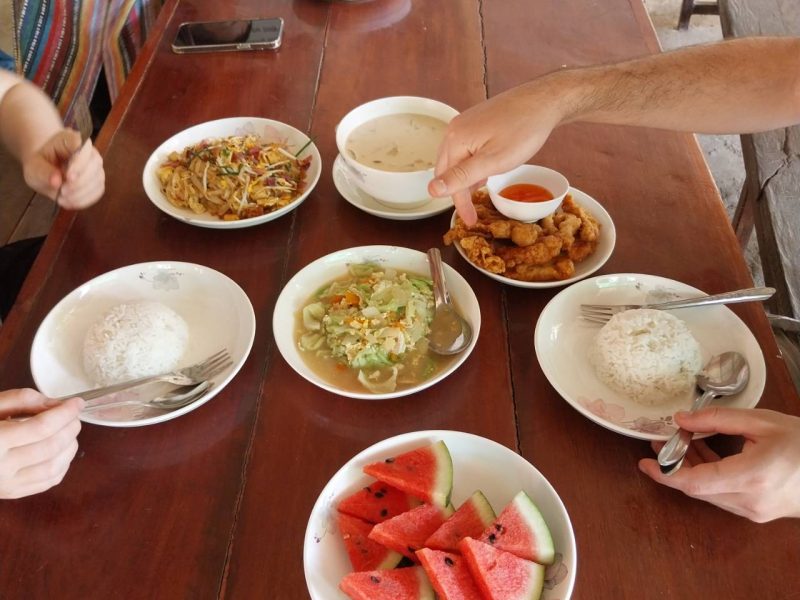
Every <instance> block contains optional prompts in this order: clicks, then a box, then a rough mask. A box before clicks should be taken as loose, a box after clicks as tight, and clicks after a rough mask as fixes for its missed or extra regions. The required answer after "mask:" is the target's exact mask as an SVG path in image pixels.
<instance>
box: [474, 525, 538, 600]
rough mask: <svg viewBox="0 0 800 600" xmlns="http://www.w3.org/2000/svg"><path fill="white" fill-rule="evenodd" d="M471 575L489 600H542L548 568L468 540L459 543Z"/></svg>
mask: <svg viewBox="0 0 800 600" xmlns="http://www.w3.org/2000/svg"><path fill="white" fill-rule="evenodd" d="M458 546H459V549H460V550H461V554H462V555H463V557H464V559H465V560H466V562H467V566H468V567H469V570H470V573H472V577H473V578H474V579H475V582H476V583H477V584H478V587H479V588H480V590H481V592H482V593H483V595H484V596H485V597H486V598H487V599H488V600H538V598H540V597H541V595H542V588H543V586H544V566H543V565H540V564H538V563H535V562H531V561H529V560H525V559H523V558H519V557H518V556H514V555H513V554H511V553H510V552H503V551H502V550H498V549H497V548H495V547H494V546H490V545H489V544H484V543H483V542H478V541H475V540H473V539H472V538H464V539H463V540H461V542H459V544H458Z"/></svg>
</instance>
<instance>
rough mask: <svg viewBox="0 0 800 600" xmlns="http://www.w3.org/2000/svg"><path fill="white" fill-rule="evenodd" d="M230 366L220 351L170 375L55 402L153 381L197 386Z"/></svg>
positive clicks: (229, 356)
mask: <svg viewBox="0 0 800 600" xmlns="http://www.w3.org/2000/svg"><path fill="white" fill-rule="evenodd" d="M232 364H233V361H232V360H231V355H230V354H229V353H228V351H227V350H220V351H219V352H216V353H215V354H212V355H211V356H209V357H208V358H207V359H205V360H203V361H200V362H199V363H196V364H194V365H191V366H188V367H184V368H183V369H178V370H176V371H172V372H170V373H164V374H162V375H152V376H150V377H141V378H139V379H132V380H131V381H125V382H123V383H117V384H115V385H109V386H106V387H102V388H97V389H93V390H85V391H83V392H78V393H75V394H69V395H67V396H61V397H60V398H57V400H68V399H69V398H76V397H80V398H83V399H84V400H93V399H94V398H100V397H102V396H107V395H108V394H114V393H116V392H121V391H123V390H129V389H131V388H134V387H139V386H140V385H144V384H146V383H153V382H155V381H166V382H168V383H174V384H175V385H197V384H198V383H200V382H202V381H203V380H204V379H210V378H211V377H214V376H215V375H217V374H219V373H221V372H222V371H224V370H225V369H227V368H228V367H230V366H231V365H232Z"/></svg>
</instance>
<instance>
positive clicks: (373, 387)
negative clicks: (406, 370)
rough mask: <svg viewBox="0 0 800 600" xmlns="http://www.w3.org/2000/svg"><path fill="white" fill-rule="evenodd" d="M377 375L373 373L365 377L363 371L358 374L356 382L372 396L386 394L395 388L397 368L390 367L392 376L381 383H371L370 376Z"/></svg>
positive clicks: (375, 372)
mask: <svg viewBox="0 0 800 600" xmlns="http://www.w3.org/2000/svg"><path fill="white" fill-rule="evenodd" d="M377 373H379V372H378V371H374V372H373V373H372V374H371V375H366V374H365V373H364V371H363V370H360V371H359V372H358V381H359V382H360V383H361V385H363V386H364V387H365V388H367V389H368V390H369V391H370V392H372V393H373V394H388V393H390V392H393V391H394V390H395V388H397V367H392V374H391V375H390V376H389V377H388V378H387V379H384V380H383V381H371V377H372V375H375V374H377Z"/></svg>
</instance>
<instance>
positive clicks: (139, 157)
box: [0, 0, 800, 599]
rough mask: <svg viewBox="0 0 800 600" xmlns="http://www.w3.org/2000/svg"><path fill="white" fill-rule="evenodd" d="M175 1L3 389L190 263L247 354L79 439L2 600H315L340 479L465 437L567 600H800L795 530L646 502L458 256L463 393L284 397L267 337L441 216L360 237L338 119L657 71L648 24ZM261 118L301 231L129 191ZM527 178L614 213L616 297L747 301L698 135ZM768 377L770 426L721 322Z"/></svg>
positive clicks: (461, 4)
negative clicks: (236, 326) (252, 41)
mask: <svg viewBox="0 0 800 600" xmlns="http://www.w3.org/2000/svg"><path fill="white" fill-rule="evenodd" d="M232 4H233V3H209V2H204V1H202V0H186V1H181V2H177V1H168V2H167V3H166V6H165V8H164V10H163V13H162V14H161V16H160V19H159V23H158V27H157V30H156V32H155V34H154V37H153V38H152V39H151V40H150V42H148V45H147V47H146V48H145V51H144V55H143V58H142V59H141V61H140V62H139V63H138V64H137V65H136V67H135V69H134V71H133V73H132V76H131V78H130V80H129V81H128V83H127V84H126V86H125V88H124V90H123V92H122V97H121V98H120V101H119V102H118V103H117V105H116V106H115V108H114V111H113V114H112V116H111V117H110V119H109V121H108V123H107V124H106V126H105V128H104V129H103V132H102V134H101V137H100V140H99V142H98V145H99V146H100V147H101V149H102V150H103V151H104V155H105V161H106V163H105V164H106V169H107V174H108V191H107V193H106V197H105V199H104V201H103V202H101V203H100V204H99V205H97V206H96V207H94V208H92V209H90V210H88V211H86V212H83V213H80V214H78V215H71V214H66V213H62V214H61V215H60V217H59V219H58V220H57V222H56V224H55V227H54V229H53V232H52V234H51V236H50V238H49V239H48V242H47V245H46V247H45V249H44V250H43V254H42V256H41V257H40V260H39V261H38V263H37V265H36V266H35V268H34V271H33V272H32V274H31V276H30V278H29V281H28V283H27V285H26V287H25V289H24V290H23V293H22V296H21V298H20V301H19V303H18V305H17V307H16V308H15V311H14V312H13V314H12V315H11V317H10V319H9V320H8V322H7V323H6V324H5V325H4V326H3V328H2V330H0V365H2V367H0V388H9V387H19V386H24V385H30V384H31V378H30V375H29V368H28V351H29V348H30V343H31V339H32V336H33V335H34V333H35V331H36V328H37V326H38V324H39V323H40V322H41V320H42V319H43V318H44V316H45V315H46V314H47V312H48V311H49V310H50V309H51V308H52V307H53V306H54V305H55V304H56V302H58V301H59V300H60V299H61V298H62V297H63V296H64V295H66V294H67V293H68V292H69V291H70V290H72V289H74V288H75V287H77V286H78V285H80V284H81V283H83V282H85V281H88V280H89V279H91V278H93V277H95V276H97V275H99V274H101V273H104V272H106V271H109V270H111V269H114V268H117V267H120V266H124V265H128V264H132V263H137V262H143V261H149V260H159V259H174V260H184V261H189V262H195V263H201V264H204V265H207V266H209V267H211V268H214V269H217V270H219V271H221V272H223V273H225V274H227V275H229V276H231V277H232V278H234V279H235V280H236V281H238V282H239V283H240V284H241V285H242V287H243V288H244V289H245V291H246V292H247V294H248V295H249V297H250V299H251V301H252V303H253V306H254V308H255V312H256V317H257V319H258V329H257V332H256V340H255V345H254V346H253V350H252V353H251V355H250V358H249V360H248V361H247V363H246V364H245V366H244V368H243V369H242V371H241V372H240V373H239V375H238V376H237V377H236V378H235V379H234V380H233V381H232V382H231V384H230V385H228V387H226V388H225V389H224V390H223V391H222V393H220V395H219V396H217V397H216V398H215V399H214V400H213V401H211V402H209V403H208V404H206V405H205V406H203V407H201V408H200V409H198V410H196V411H194V412H192V413H191V414H189V415H186V416H184V417H182V418H180V419H176V420H174V421H170V422H168V423H164V424H160V425H156V426H152V427H145V428H141V429H111V428H102V427H96V426H86V427H85V428H84V430H83V432H82V433H81V436H80V443H81V451H80V453H79V456H78V457H77V458H76V460H75V461H74V463H73V465H72V467H71V470H70V472H69V474H68V476H67V477H66V479H65V481H64V482H63V483H62V484H61V485H60V486H58V487H57V488H55V489H53V490H52V491H50V492H47V493H45V494H42V495H39V496H35V497H31V498H27V499H23V500H19V501H5V502H2V503H0V532H2V535H0V555H2V557H3V568H2V569H0V590H2V592H0V595H2V596H3V597H8V598H41V597H57V598H211V597H223V596H224V597H229V598H277V599H284V598H305V597H307V592H306V588H305V582H304V579H303V566H302V540H303V533H304V529H305V526H306V522H307V519H308V515H309V511H310V509H311V506H312V504H313V503H314V501H315V499H316V497H317V494H318V493H319V491H320V490H321V488H322V487H323V486H324V485H325V483H326V482H327V481H328V479H329V478H330V477H331V475H332V474H333V473H334V472H335V471H336V470H337V469H338V468H339V467H340V466H341V465H342V464H343V463H344V462H346V461H347V460H348V459H349V458H350V457H351V456H353V455H354V454H355V453H357V452H358V451H360V450H361V449H363V448H365V447H366V446H368V445H370V444H372V443H374V442H376V441H378V440H381V439H384V438H386V437H389V436H392V435H395V434H399V433H402V432H407V431H413V430H418V429H437V428H447V429H456V430H461V431H467V432H472V433H476V434H479V435H482V436H485V437H488V438H491V439H493V440H496V441H497V442H500V443H501V444H504V445H506V446H508V447H510V448H513V449H515V450H517V451H518V452H520V453H521V454H522V455H523V456H524V457H525V458H527V459H528V460H530V461H531V462H532V463H533V464H534V465H536V466H537V467H538V468H539V469H540V470H541V471H542V473H543V474H544V475H545V476H546V477H547V478H548V479H549V480H550V482H551V483H552V484H553V485H554V486H555V488H556V490H558V492H559V494H560V495H561V498H562V499H563V501H564V503H565V505H566V506H567V508H568V510H569V513H570V515H571V518H572V522H573V525H574V528H575V533H576V537H577V544H578V556H579V567H578V579H577V584H576V588H575V594H574V597H575V598H593V599H596V598H614V599H619V598H635V599H640V598H676V599H684V598H756V597H768V598H775V597H786V596H787V595H788V594H789V590H795V591H796V590H798V589H800V569H798V568H797V564H798V563H797V558H798V547H797V544H798V539H800V523H798V522H796V521H792V522H787V521H784V522H777V523H772V524H767V525H754V524H752V523H750V522H748V521H745V520H743V519H741V518H738V517H735V516H732V515H730V514H728V513H725V512H723V511H721V510H719V509H716V508H714V507H712V506H709V505H707V504H704V503H702V502H697V501H694V500H691V499H688V498H687V497H684V496H683V495H681V494H679V493H676V492H673V491H671V490H669V489H666V488H663V487H659V486H657V485H655V484H654V483H652V482H651V481H649V480H648V479H647V478H645V477H644V476H643V475H641V474H640V473H639V472H638V470H637V467H636V462H637V460H638V459H639V458H641V457H642V456H647V455H649V454H650V449H649V447H648V445H647V444H646V443H644V442H641V441H636V440H633V439H630V438H626V437H622V436H619V435H617V434H615V433H612V432H610V431H607V430H605V429H603V428H601V427H599V426H598V425H595V424H593V423H591V422H590V421H588V420H587V419H585V418H584V417H582V416H581V415H580V414H579V413H577V412H576V411H575V410H573V409H572V408H571V407H570V406H569V405H568V404H567V403H566V402H564V401H563V400H562V399H561V398H560V397H559V396H558V395H557V394H556V393H555V391H554V390H553V389H552V388H551V387H550V386H549V385H548V383H547V381H546V380H545V378H544V376H543V374H542V372H541V370H540V369H539V366H538V364H537V362H536V359H535V356H534V352H533V331H534V326H535V323H536V319H537V316H538V314H539V312H540V311H541V309H542V307H543V306H544V305H545V303H546V302H547V301H548V300H549V299H550V298H551V297H552V296H553V294H554V293H555V291H532V290H522V289H516V288H512V287H507V286H503V285H500V284H498V283H497V282H494V281H492V280H490V279H489V278H487V277H484V276H483V275H481V274H480V273H479V272H477V271H476V270H475V269H473V268H472V267H470V266H469V265H467V264H466V263H465V262H464V261H463V260H461V259H460V257H458V256H457V255H456V253H455V251H454V250H453V249H452V248H448V249H447V250H446V251H445V252H444V255H445V260H446V261H447V262H449V263H450V264H451V265H453V266H454V267H455V268H457V269H458V270H459V271H460V272H461V273H462V274H463V275H464V276H465V277H466V278H467V280H468V281H469V282H470V284H471V285H472V287H473V289H474V290H475V293H476V294H477V295H478V298H479V299H480V302H481V308H482V314H483V327H482V330H481V336H480V340H479V342H478V345H477V348H476V350H475V352H474V353H473V355H472V356H471V357H470V358H469V360H468V361H467V362H466V363H465V365H463V366H462V367H461V368H460V369H459V371H458V372H457V373H456V374H455V375H454V376H452V377H450V378H448V379H446V380H445V381H443V382H441V383H439V384H438V385H436V386H434V387H433V388H431V389H429V390H427V391H425V392H423V393H420V394H417V395H414V396H411V397H407V398H402V399H399V400H395V401H384V402H361V401H355V400H351V399H347V398H342V397H338V396H334V395H331V394H328V393H325V392H323V391H321V390H319V389H317V388H316V387H314V386H312V385H311V384H309V383H307V382H306V381H305V380H303V379H301V378H300V377H299V376H297V375H296V374H295V373H294V372H293V371H292V370H291V369H290V368H288V366H287V365H286V363H285V362H284V361H283V359H282V358H281V356H280V355H279V354H278V353H277V351H276V348H275V345H274V342H273V339H272V332H271V330H270V323H271V315H272V309H273V305H274V302H275V299H276V296H277V294H278V293H279V291H280V290H281V287H282V286H283V285H284V283H285V282H286V281H287V279H288V278H289V277H290V276H291V275H292V274H293V273H295V272H296V271H297V270H298V269H300V268H301V267H302V266H304V265H305V264H307V263H308V262H310V261H311V260H313V259H315V258H317V257H319V256H322V255H324V254H327V253H329V252H331V251H334V250H337V249H340V248H346V247H350V246H355V245H363V244H373V243H384V244H396V245H403V246H408V247H411V248H416V249H419V250H424V249H426V248H428V247H429V246H431V245H432V244H436V243H437V242H439V240H440V239H441V238H440V236H441V235H442V233H443V232H444V231H445V230H446V229H447V223H448V219H449V218H450V217H449V215H447V214H445V215H440V216H438V217H435V218H431V219H427V220H423V221H418V222H414V223H403V222H396V221H388V220H381V219H378V218H374V217H371V216H369V215H367V214H365V213H362V212H359V211H358V210H357V209H355V208H353V207H352V206H350V205H349V204H347V203H346V202H344V200H342V199H341V198H340V197H339V196H338V194H337V193H336V191H335V189H334V187H333V183H332V180H331V177H330V166H331V164H332V162H333V159H334V157H335V154H336V150H335V144H334V137H333V129H334V126H335V124H336V123H337V121H338V120H339V119H340V118H341V117H342V116H343V115H344V114H345V113H346V112H347V111H348V110H349V109H350V108H352V107H353V106H355V105H357V104H360V103H361V102H363V101H365V100H369V99H372V98H376V97H381V96H388V95H396V94H414V95H423V96H428V97H432V98H437V99H439V100H442V101H444V102H447V103H449V104H451V105H452V106H455V107H456V108H458V109H465V108H467V107H468V106H470V105H472V104H474V103H476V102H478V101H480V100H482V99H484V98H485V97H486V96H487V95H494V94H497V93H498V92H500V91H502V90H504V89H507V88H509V87H511V86H513V85H515V84H518V83H521V82H523V81H525V80H527V79H529V78H531V77H533V76H535V75H538V74H541V73H544V72H546V71H549V70H552V69H557V68H559V67H561V66H563V65H568V66H574V65H582V64H590V63H596V62H600V61H613V60H618V59H623V58H626V57H630V56H634V55H642V54H646V53H649V52H656V51H658V45H657V43H656V39H655V37H654V35H653V31H652V28H651V25H650V23H649V21H648V18H647V15H646V13H645V11H644V8H643V6H642V4H641V3H640V2H639V0H604V1H603V2H594V3H587V2H583V1H581V0H561V1H559V2H543V1H541V2H536V3H531V2H529V1H526V0H482V1H478V0H458V1H457V0H449V1H448V2H433V1H429V2H422V1H420V0H379V1H377V2H374V3H369V4H329V3H325V2H319V1H316V0H297V1H295V2H292V3H288V2H278V1H277V0H272V1H268V2H265V1H264V0H241V1H240V2H237V3H236V6H235V7H234V6H232ZM259 15H267V16H282V17H283V18H284V19H285V20H286V37H285V41H284V44H283V48H282V49H281V50H280V52H278V53H274V54H271V53H232V54H209V55H197V56H177V55H175V54H172V52H171V51H170V47H169V43H170V40H171V38H172V37H173V36H174V34H175V31H176V29H177V26H178V24H179V23H180V22H182V21H187V20H192V19H200V20H206V19H216V18H230V17H250V16H259ZM240 115H262V116H267V117H270V118H274V119H278V120H281V121H284V122H287V123H290V124H292V125H295V126H297V127H299V128H301V129H305V130H308V131H310V132H312V133H313V134H314V135H316V136H317V143H318V145H319V147H320V151H321V153H322V156H323V161H324V163H325V165H324V174H323V176H322V179H321V181H320V183H319V185H318V186H317V188H316V190H315V191H314V193H313V194H312V195H311V197H310V198H309V199H308V200H307V201H306V202H305V203H304V204H303V205H302V207H300V208H299V209H298V210H297V211H294V212H292V213H291V215H288V216H286V217H284V218H281V219H278V220H276V221H273V222H271V223H268V224H265V225H262V226H259V227H254V228H250V229H242V230H237V231H213V230H207V229H200V228H196V227H191V226H187V225H185V224H183V223H180V222H178V221H176V220H174V219H171V218H169V217H167V216H165V215H164V214H162V213H161V212H160V211H158V210H157V209H155V208H154V207H153V206H152V205H151V204H150V203H149V202H148V201H147V199H146V197H145V195H144V193H143V191H142V186H141V172H142V167H143V166H144V163H145V160H146V159H147V157H148V155H149V154H150V152H152V151H153V149H154V148H156V146H157V145H158V144H159V143H160V142H161V141H163V140H164V139H166V138H167V137H169V136H170V135H172V134H173V133H175V132H177V131H179V130H181V129H184V128H185V127H187V126H189V125H192V124H195V123H198V122H201V121H205V120H209V119H213V118H217V117H226V116H240ZM537 161H538V162H541V163H543V164H546V165H550V166H553V167H555V168H557V169H559V170H560V171H562V172H565V173H568V174H569V177H570V179H571V181H572V183H573V184H574V185H576V187H579V188H581V189H583V190H585V191H586V192H588V193H589V194H591V195H592V196H594V197H596V198H598V199H600V200H601V201H602V202H603V203H604V205H605V206H606V207H607V208H608V210H609V211H610V212H611V214H612V216H613V218H614V220H615V223H616V226H617V233H618V241H617V247H616V251H615V253H614V255H613V256H612V258H611V260H610V261H609V263H608V264H607V265H606V266H605V268H604V269H603V272H605V273H613V272H645V273H653V274H658V275H663V276H666V277H671V278H673V279H678V280H681V281H684V282H686V283H688V284H690V285H694V286H697V287H700V288H702V289H704V290H706V291H708V292H719V291H723V290H728V289H734V288H736V287H744V286H747V285H748V284H750V278H749V275H748V273H747V269H746V267H745V263H744V261H743V259H742V256H741V254H740V251H739V247H738V244H737V242H736V238H735V236H734V234H733V232H732V230H731V228H730V226H729V225H728V222H727V220H726V217H725V214H724V211H723V208H722V204H721V202H720V199H719V196H718V195H717V191H716V189H715V187H714V185H713V183H712V181H711V178H710V177H709V174H708V169H707V167H706V165H705V163H704V162H703V158H702V155H701V153H700V150H699V148H698V146H697V144H696V142H695V140H694V138H693V137H692V136H691V135H686V134H678V133H665V132H661V131H652V130H646V129H634V128H622V127H608V126H591V125H571V126H569V127H564V128H562V129H559V130H558V131H557V132H556V133H555V135H554V136H553V137H552V139H551V141H550V142H549V143H548V144H547V145H546V146H545V148H544V149H543V150H542V152H541V153H540V154H539V156H538V157H537ZM735 310H736V312H737V314H739V315H740V316H741V317H742V318H743V319H744V320H745V322H746V323H747V324H748V325H749V326H750V327H751V329H752V330H753V332H754V334H755V335H756V337H757V338H758V340H759V341H760V343H761V345H762V347H763V349H764V355H765V358H766V362H767V368H768V380H767V387H766V390H765V394H764V400H763V402H762V405H763V406H766V407H770V408H774V409H778V410H783V411H788V412H793V413H797V412H798V411H800V403H799V402H798V399H797V397H796V396H795V394H794V392H793V389H792V387H791V384H790V381H789V378H788V375H787V373H786V370H785V368H784V365H783V364H782V362H781V359H780V358H779V357H778V356H777V352H776V348H775V345H774V342H773V338H772V335H771V333H770V330H769V327H768V325H767V322H766V320H765V318H764V316H763V313H762V311H761V309H760V307H758V306H742V307H738V308H736V309H735Z"/></svg>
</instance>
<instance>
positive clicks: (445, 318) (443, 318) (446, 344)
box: [428, 248, 472, 354]
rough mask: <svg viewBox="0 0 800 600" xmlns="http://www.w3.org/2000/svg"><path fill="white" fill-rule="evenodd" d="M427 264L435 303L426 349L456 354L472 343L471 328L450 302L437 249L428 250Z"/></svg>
mask: <svg viewBox="0 0 800 600" xmlns="http://www.w3.org/2000/svg"><path fill="white" fill-rule="evenodd" d="M428 263H429V264H430V268H431V278H432V279H433V298H434V301H435V302H436V312H435V313H434V315H433V321H432V322H431V332H430V335H429V336H428V347H429V348H430V349H431V350H432V351H433V352H435V353H436V354H458V353H459V352H461V351H462V350H464V349H465V348H466V347H467V346H469V343H470V342H471V341H472V327H470V325H469V323H467V322H466V321H465V320H464V318H463V317H462V316H461V315H459V314H458V311H456V309H455V307H454V306H453V304H452V303H451V302H450V295H449V294H448V293H447V286H446V285H445V281H444V269H443V268H442V255H441V253H440V252H439V249H438V248H431V249H430V250H428Z"/></svg>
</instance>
